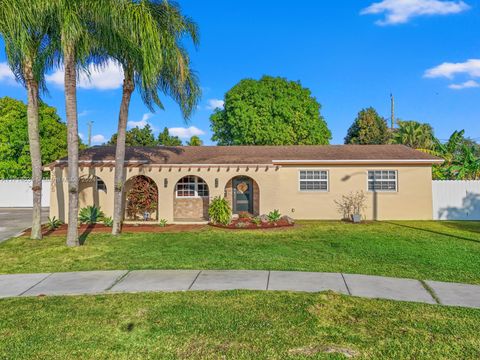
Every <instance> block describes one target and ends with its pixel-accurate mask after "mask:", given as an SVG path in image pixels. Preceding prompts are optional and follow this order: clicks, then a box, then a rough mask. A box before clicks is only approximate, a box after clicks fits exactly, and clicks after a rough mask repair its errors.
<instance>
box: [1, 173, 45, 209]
mask: <svg viewBox="0 0 480 360" xmlns="http://www.w3.org/2000/svg"><path fill="white" fill-rule="evenodd" d="M32 202H33V197H32V181H31V180H0V208H1V207H32ZM42 206H45V207H48V206H50V180H43V181H42Z"/></svg>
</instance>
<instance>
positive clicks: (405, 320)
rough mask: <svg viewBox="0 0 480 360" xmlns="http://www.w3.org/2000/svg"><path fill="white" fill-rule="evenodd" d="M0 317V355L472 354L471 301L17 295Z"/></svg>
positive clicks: (475, 320) (476, 340) (435, 358)
mask: <svg viewBox="0 0 480 360" xmlns="http://www.w3.org/2000/svg"><path fill="white" fill-rule="evenodd" d="M0 319H2V321H0V358H2V359H62V360H63V359H345V358H346V357H345V356H344V355H349V356H353V357H354V358H355V359H369V360H370V359H417V360H420V359H432V360H439V359H448V360H452V359H478V358H479V357H480V337H479V332H480V310H472V309H460V308H447V307H440V306H435V305H423V304H412V303H402V302H391V301H381V300H366V299H359V298H352V297H346V296H340V295H336V294H333V293H322V294H289V293H265V292H263V293H261V292H245V291H244V292H239V291H238V292H237V291H234V292H223V293H203V292H189V293H165V294H126V295H105V296H88V297H81V296H78V297H53V298H51V297H43V298H42V297H40V298H19V299H8V300H1V301H0ZM342 354H344V355H342Z"/></svg>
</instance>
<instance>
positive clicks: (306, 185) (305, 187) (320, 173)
mask: <svg viewBox="0 0 480 360" xmlns="http://www.w3.org/2000/svg"><path fill="white" fill-rule="evenodd" d="M299 182H300V191H328V171H326V170H301V171H300V177H299Z"/></svg>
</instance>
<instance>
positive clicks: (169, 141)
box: [157, 127, 182, 146]
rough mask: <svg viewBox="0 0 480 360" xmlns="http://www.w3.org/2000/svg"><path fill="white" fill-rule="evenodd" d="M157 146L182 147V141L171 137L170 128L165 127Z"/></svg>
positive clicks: (176, 137)
mask: <svg viewBox="0 0 480 360" xmlns="http://www.w3.org/2000/svg"><path fill="white" fill-rule="evenodd" d="M157 145H161V146H181V145H182V140H180V138H179V137H178V136H172V135H170V132H169V131H168V128H167V127H165V128H164V129H163V131H162V132H161V133H160V134H158V140H157Z"/></svg>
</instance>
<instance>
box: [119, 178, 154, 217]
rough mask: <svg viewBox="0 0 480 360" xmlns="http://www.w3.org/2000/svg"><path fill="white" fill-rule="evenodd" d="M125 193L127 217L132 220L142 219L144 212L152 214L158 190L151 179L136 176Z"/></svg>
mask: <svg viewBox="0 0 480 360" xmlns="http://www.w3.org/2000/svg"><path fill="white" fill-rule="evenodd" d="M132 181H133V184H132V187H131V188H130V190H129V191H128V193H127V215H128V216H129V218H131V219H133V220H137V219H138V218H139V217H140V218H142V217H143V214H144V213H145V212H149V213H152V212H154V211H155V210H157V206H158V188H157V185H156V184H155V181H153V180H152V179H151V178H149V177H147V176H143V175H140V176H136V177H134V178H133V179H132Z"/></svg>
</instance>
